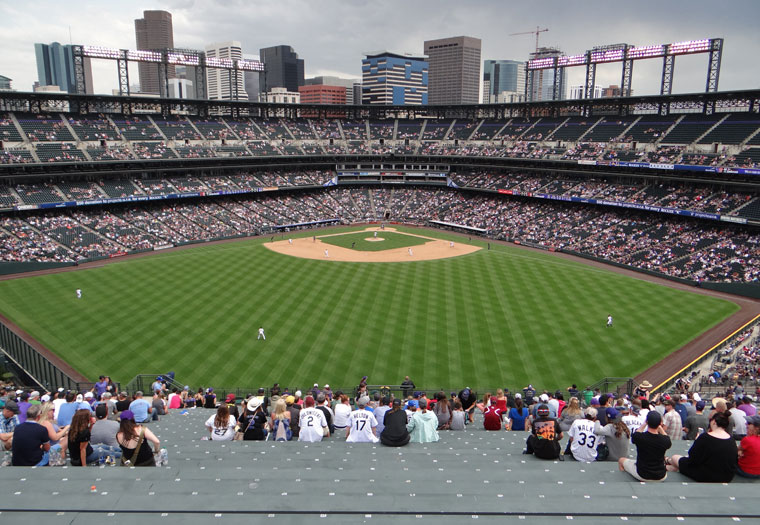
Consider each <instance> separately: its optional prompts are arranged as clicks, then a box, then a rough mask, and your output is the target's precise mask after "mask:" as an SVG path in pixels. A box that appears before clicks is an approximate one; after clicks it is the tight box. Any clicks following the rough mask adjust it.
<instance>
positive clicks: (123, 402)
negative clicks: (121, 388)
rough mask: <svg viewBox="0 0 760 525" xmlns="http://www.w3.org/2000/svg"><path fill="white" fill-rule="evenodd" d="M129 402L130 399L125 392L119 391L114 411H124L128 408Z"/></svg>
mask: <svg viewBox="0 0 760 525" xmlns="http://www.w3.org/2000/svg"><path fill="white" fill-rule="evenodd" d="M131 402H132V400H131V399H129V397H127V393H126V392H121V393H120V394H119V399H118V400H117V401H116V411H117V412H124V411H125V410H129V404H130V403H131Z"/></svg>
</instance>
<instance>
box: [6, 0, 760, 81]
mask: <svg viewBox="0 0 760 525" xmlns="http://www.w3.org/2000/svg"><path fill="white" fill-rule="evenodd" d="M20 4H21V3H19V5H20ZM143 9H166V10H168V11H170V12H171V13H172V15H173V18H174V40H175V45H177V46H178V47H189V48H198V49H202V48H203V47H204V46H205V45H206V44H208V43H211V42H216V41H222V40H232V39H234V40H239V41H241V43H242V44H243V49H244V52H246V53H250V54H258V50H259V48H262V47H268V46H271V45H278V44H288V45H291V46H293V48H294V49H295V50H296V51H297V52H298V53H299V55H300V56H301V58H303V59H304V60H305V62H306V73H307V75H314V74H326V73H339V74H341V75H344V76H351V77H359V76H360V71H361V59H362V53H363V52H365V51H374V50H378V49H393V50H398V51H406V52H411V53H422V47H423V41H424V40H427V39H431V38H438V37H444V36H454V35H462V34H464V35H470V36H475V37H478V38H481V39H482V40H483V54H482V57H483V59H487V58H507V59H516V60H524V59H526V58H527V55H528V53H530V52H531V51H532V50H533V48H534V46H535V38H534V37H533V36H531V35H524V36H514V37H511V36H509V34H510V33H515V32H521V31H529V30H531V29H532V28H534V27H536V26H537V25H540V26H542V27H548V28H549V32H547V33H542V34H541V44H542V45H555V46H558V47H560V48H562V49H563V50H564V51H565V52H566V53H568V54H576V53H581V52H583V51H585V50H586V49H590V48H591V47H593V46H595V45H601V44H610V43H617V42H628V43H632V44H640V45H643V44H657V43H668V42H676V41H683V40H691V39H696V38H705V37H723V38H725V39H726V42H725V49H724V55H723V68H722V71H721V82H720V87H721V89H752V88H757V87H760V70H758V69H757V68H755V67H753V65H754V64H755V63H756V55H757V53H758V52H759V51H760V49H759V47H760V45H759V44H760V40H759V39H758V38H757V33H756V29H755V23H754V17H752V16H745V15H749V14H751V13H757V3H756V2H755V1H754V0H736V1H734V2H731V3H730V9H717V8H716V4H715V3H714V2H712V1H706V0H674V1H670V2H662V1H654V0H640V1H636V2H615V1H612V2H586V1H580V0H579V1H576V2H560V1H554V0H551V1H550V0H544V1H536V2H519V3H518V2H513V1H506V0H480V1H476V0H471V1H465V2H463V1H461V0H460V1H454V0H439V1H435V0H418V1H414V2H408V1H404V0H384V1H382V2H378V1H368V0H352V1H348V0H321V1H319V2H307V1H304V0H280V1H278V2H264V1H261V0H225V1H219V0H210V1H193V0H155V1H154V2H153V3H152V4H150V5H134V4H129V3H121V2H120V3H104V2H96V1H94V0H70V1H68V2H58V1H53V0H42V1H41V2H36V3H34V4H24V5H23V7H19V6H12V5H8V4H7V3H6V4H0V42H2V44H3V45H4V47H5V50H6V52H5V53H4V56H3V59H2V61H0V74H3V75H5V76H9V77H11V78H13V79H14V87H15V88H16V89H19V90H27V89H29V88H30V86H31V83H32V82H33V81H34V80H36V68H35V65H34V50H33V44H34V42H36V41H39V42H51V41H53V40H58V41H60V42H68V27H69V26H71V32H72V38H73V40H74V41H75V42H78V43H87V44H99V45H105V46H111V47H120V48H134V45H135V40H134V24H133V20H134V19H135V18H139V17H140V16H141V14H142V11H143ZM40 12H44V13H46V16H45V17H40V16H39V13H40ZM94 67H95V71H94V76H95V84H96V89H97V91H99V92H106V93H108V92H110V90H111V89H112V88H113V87H116V66H115V64H112V63H108V62H102V61H101V62H96V63H95V66H94ZM706 70H707V57H706V56H705V55H697V56H693V57H679V58H678V59H677V61H676V80H675V85H674V90H675V91H677V92H695V91H701V90H703V89H704V82H705V75H706ZM660 71H661V62H660V61H659V60H650V61H645V62H638V63H637V64H636V67H635V70H634V90H635V92H636V93H639V94H652V93H656V92H657V90H658V86H659V76H660ZM619 77H620V68H619V65H608V66H603V67H600V68H599V71H598V80H599V83H603V84H605V85H606V84H617V83H619ZM582 79H583V71H582V70H581V69H580V68H576V69H573V70H571V71H570V76H569V80H570V84H580V83H581V82H582Z"/></svg>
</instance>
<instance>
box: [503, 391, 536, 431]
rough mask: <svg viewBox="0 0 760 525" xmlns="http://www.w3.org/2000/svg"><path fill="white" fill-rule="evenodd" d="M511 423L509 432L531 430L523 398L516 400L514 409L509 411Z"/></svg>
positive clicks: (508, 428) (508, 427)
mask: <svg viewBox="0 0 760 525" xmlns="http://www.w3.org/2000/svg"><path fill="white" fill-rule="evenodd" d="M508 417H509V420H508V421H509V423H508V426H507V430H530V421H529V420H528V409H527V408H525V407H524V406H523V401H522V398H521V397H518V398H517V399H515V406H514V408H510V409H509V416H508Z"/></svg>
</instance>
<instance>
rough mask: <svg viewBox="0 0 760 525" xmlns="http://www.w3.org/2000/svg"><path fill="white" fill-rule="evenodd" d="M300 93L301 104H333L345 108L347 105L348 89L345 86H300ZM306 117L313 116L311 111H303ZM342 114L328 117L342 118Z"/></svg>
mask: <svg viewBox="0 0 760 525" xmlns="http://www.w3.org/2000/svg"><path fill="white" fill-rule="evenodd" d="M298 92H299V93H300V94H301V104H333V105H340V106H344V105H345V104H346V88H344V87H343V86H326V85H323V84H317V85H311V86H298ZM301 114H302V115H303V116H305V117H308V116H316V113H314V115H311V114H310V112H309V111H301ZM342 115H343V113H342V112H337V113H335V114H330V115H327V116H328V117H339V116H342Z"/></svg>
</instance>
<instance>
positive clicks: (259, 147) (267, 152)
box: [246, 140, 282, 157]
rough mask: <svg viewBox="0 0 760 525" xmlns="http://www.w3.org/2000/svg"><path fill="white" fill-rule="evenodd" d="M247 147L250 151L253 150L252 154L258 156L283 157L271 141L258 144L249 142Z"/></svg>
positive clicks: (262, 141)
mask: <svg viewBox="0 0 760 525" xmlns="http://www.w3.org/2000/svg"><path fill="white" fill-rule="evenodd" d="M246 145H247V146H248V149H249V150H251V153H253V154H254V155H256V156H258V155H261V156H264V157H267V156H273V155H282V153H281V152H280V151H279V150H278V149H277V148H276V147H274V146H272V144H271V143H270V142H269V141H265V140H260V141H256V142H247V143H246Z"/></svg>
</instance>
